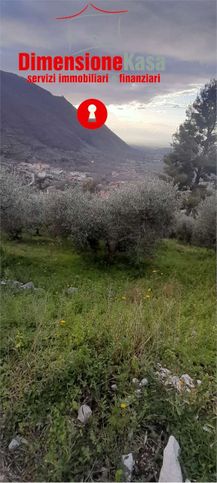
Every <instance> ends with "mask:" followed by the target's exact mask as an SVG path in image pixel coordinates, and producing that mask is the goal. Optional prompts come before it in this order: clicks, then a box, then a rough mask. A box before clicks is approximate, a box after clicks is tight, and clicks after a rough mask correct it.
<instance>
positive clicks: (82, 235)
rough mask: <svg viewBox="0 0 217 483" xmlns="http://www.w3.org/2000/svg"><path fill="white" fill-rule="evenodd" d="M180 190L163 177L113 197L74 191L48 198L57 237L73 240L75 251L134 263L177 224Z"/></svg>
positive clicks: (50, 221) (50, 220)
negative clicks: (125, 259) (161, 179)
mask: <svg viewBox="0 0 217 483" xmlns="http://www.w3.org/2000/svg"><path fill="white" fill-rule="evenodd" d="M176 205H177V201H176V191H175V189H174V188H173V187H172V186H171V185H169V184H168V183H167V184H166V183H165V182H163V181H160V180H158V179H148V180H146V181H145V182H143V183H138V184H134V185H133V186H132V185H126V186H124V187H122V188H120V189H116V190H113V191H111V192H110V193H109V196H108V198H105V199H102V198H101V197H100V196H98V195H91V194H90V193H87V192H83V191H82V190H79V189H78V188H76V189H71V190H67V191H65V192H64V193H52V194H51V196H48V198H47V209H46V210H47V215H46V218H47V220H48V221H47V225H48V228H49V230H50V232H51V233H52V234H58V235H61V236H69V237H70V239H71V240H72V242H73V245H74V247H75V248H76V249H78V250H82V251H86V250H89V251H91V252H92V253H93V254H95V255H98V256H100V257H103V256H106V258H107V260H109V261H112V260H113V259H114V257H115V256H116V255H117V254H122V255H124V256H127V257H128V258H130V259H131V260H133V261H134V262H135V261H136V260H138V259H139V258H141V257H143V256H144V254H146V255H147V254H150V253H151V252H153V250H154V249H155V246H156V243H157V242H158V241H159V240H160V239H161V238H162V237H163V236H165V235H166V234H167V233H168V231H169V228H170V226H171V225H172V223H173V218H174V211H175V208H176Z"/></svg>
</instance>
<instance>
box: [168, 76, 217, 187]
mask: <svg viewBox="0 0 217 483" xmlns="http://www.w3.org/2000/svg"><path fill="white" fill-rule="evenodd" d="M216 91H217V81H216V80H215V79H214V80H211V81H210V82H209V83H208V84H206V85H205V86H204V88H203V89H202V90H201V91H200V93H199V95H198V96H197V98H196V100H195V101H194V103H193V104H192V106H190V107H189V108H188V110H187V111H186V120H185V122H184V123H183V124H181V125H180V127H179V129H178V131H177V132H176V133H175V134H174V136H173V142H172V150H171V152H170V153H169V154H168V155H167V156H165V158H164V163H165V172H166V174H167V175H168V176H169V177H170V178H172V179H173V181H174V183H175V184H177V185H178V187H179V189H189V188H190V189H191V190H193V189H195V188H197V187H198V185H199V183H200V182H201V181H208V180H209V179H210V176H211V175H212V174H214V173H215V148H216V130H215V128H216Z"/></svg>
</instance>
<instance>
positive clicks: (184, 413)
mask: <svg viewBox="0 0 217 483" xmlns="http://www.w3.org/2000/svg"><path fill="white" fill-rule="evenodd" d="M4 256H5V264H4V276H7V277H8V278H10V279H14V280H15V279H16V280H20V281H22V282H27V281H29V280H32V281H33V282H34V284H35V286H36V287H41V288H43V289H44V292H35V293H34V292H25V293H24V292H15V291H13V290H12V289H11V288H6V287H3V288H2V294H1V301H2V344H1V350H2V361H3V364H2V395H3V400H2V402H3V414H4V420H3V429H4V435H3V438H4V439H3V441H4V442H3V448H5V454H7V446H8V443H9V442H10V441H11V439H12V438H13V437H14V436H15V435H16V434H20V435H21V436H23V437H24V438H25V439H26V440H27V442H28V444H27V445H24V447H22V450H20V451H19V450H18V451H16V454H13V455H10V458H12V459H13V461H12V462H11V461H10V465H11V464H13V465H14V469H15V473H16V474H17V476H20V478H21V479H22V481H23V480H28V481H84V480H85V481H102V479H103V478H104V479H105V480H106V481H114V480H115V481H121V480H122V479H123V478H122V476H123V475H122V473H121V470H120V462H121V455H122V454H126V453H128V452H130V451H133V452H134V453H135V455H136V454H137V452H138V448H140V447H141V445H143V441H144V437H145V435H146V433H147V432H148V434H149V433H150V432H152V431H153V428H155V431H157V432H158V433H159V434H161V433H162V432H163V433H165V435H167V434H174V436H176V437H177V439H178V440H179V443H180V445H181V448H182V449H183V451H182V462H183V466H184V468H185V470H186V474H187V476H188V478H189V479H191V480H196V481H214V471H215V461H214V460H215V454H214V451H213V448H212V444H213V438H214V429H213V405H214V400H213V398H214V396H213V392H214V378H215V328H214V320H213V319H214V316H213V313H214V306H215V260H214V254H213V252H212V251H210V250H208V249H200V248H192V247H188V246H183V245H178V244H177V243H175V242H173V241H168V242H165V243H164V244H163V245H162V246H161V247H159V248H158V250H157V253H156V259H155V263H154V265H153V261H152V260H149V262H147V263H146V265H145V264H144V265H143V268H142V270H140V271H138V270H136V269H135V268H129V266H128V267H126V266H124V265H123V264H120V263H119V264H117V265H113V266H106V265H102V264H96V263H93V262H92V260H91V258H90V257H89V259H88V258H82V257H81V256H79V255H78V254H76V253H72V250H71V247H70V246H67V245H64V246H63V245H62V246H60V245H57V244H55V243H54V242H53V240H46V239H42V238H41V239H40V238H37V237H35V238H33V239H31V240H26V241H25V242H19V244H17V243H15V242H5V243H4ZM68 286H75V287H77V288H78V289H79V290H78V291H77V292H75V293H74V294H72V295H68V294H67V293H66V289H67V287H68ZM158 362H160V363H161V364H162V365H163V366H166V367H167V368H169V369H170V370H171V371H172V372H173V373H174V374H178V375H181V374H182V373H186V372H187V373H188V374H190V376H191V377H193V378H195V379H197V378H198V379H201V380H202V384H201V386H200V387H199V388H198V389H197V390H196V391H195V392H193V393H190V394H189V395H188V394H184V395H182V394H180V395H179V394H177V393H176V392H175V391H173V390H170V389H168V388H167V389H166V388H163V387H162V386H161V385H160V384H159V382H158V380H157V378H156V375H155V370H156V365H157V363H158ZM133 377H138V378H142V377H148V380H149V385H148V386H147V387H145V388H144V390H143V392H142V395H141V398H137V397H136V395H135V387H134V385H133V384H132V378H133ZM113 383H116V384H117V391H112V390H111V385H112V384H113ZM84 402H85V403H86V404H89V405H90V406H91V408H92V411H93V414H92V417H91V418H90V420H89V422H88V424H87V425H86V426H85V427H83V426H82V424H81V423H79V421H78V420H77V411H78V407H79V406H80V404H82V403H84ZM204 426H207V427H208V428H209V432H207V431H205V430H204V429H203V427H204ZM156 428H157V429H156ZM141 442H142V443H141ZM161 458H162V454H161ZM161 458H160V460H159V466H160V463H161ZM20 468H21V469H22V472H21V474H20V473H19V472H20ZM103 469H104V470H105V469H106V472H107V473H106V476H105V475H104V473H103ZM103 475H104V476H103ZM141 479H142V475H141Z"/></svg>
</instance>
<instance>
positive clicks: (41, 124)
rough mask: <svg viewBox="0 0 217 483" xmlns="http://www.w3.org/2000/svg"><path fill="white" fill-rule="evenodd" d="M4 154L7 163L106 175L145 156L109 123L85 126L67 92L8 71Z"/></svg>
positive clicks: (4, 84)
mask: <svg viewBox="0 0 217 483" xmlns="http://www.w3.org/2000/svg"><path fill="white" fill-rule="evenodd" d="M1 154H2V158H3V160H4V161H8V162H15V163H17V162H31V163H33V162H42V163H48V164H50V165H52V166H56V167H61V168H63V169H66V170H75V169H76V170H79V171H88V172H90V173H94V174H101V175H103V174H111V172H112V171H114V170H115V171H118V170H119V169H121V170H125V171H127V170H128V169H131V168H134V167H135V166H134V164H135V163H134V161H135V159H139V158H140V159H141V154H139V152H138V151H136V150H134V149H133V148H131V147H130V146H128V145H127V144H126V143H125V142H124V141H122V140H121V139H120V138H119V137H118V136H116V134H114V133H113V132H112V131H111V130H110V129H108V127H106V126H103V127H102V128H100V129H97V130H96V131H95V130H88V129H85V128H83V127H82V126H81V125H80V124H79V123H78V121H77V115H76V109H75V107H73V106H72V105H71V104H70V103H69V102H68V101H67V100H66V99H65V98H64V97H60V96H54V95H52V94H51V93H50V92H48V91H47V90H45V89H42V88H41V87H38V86H37V85H34V84H29V83H27V81H26V80H25V79H24V78H23V77H19V76H17V75H15V74H11V73H8V72H3V71H1Z"/></svg>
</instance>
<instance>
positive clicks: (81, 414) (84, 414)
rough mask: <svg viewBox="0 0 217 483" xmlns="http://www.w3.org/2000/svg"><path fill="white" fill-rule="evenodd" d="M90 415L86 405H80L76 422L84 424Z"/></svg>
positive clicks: (90, 411)
mask: <svg viewBox="0 0 217 483" xmlns="http://www.w3.org/2000/svg"><path fill="white" fill-rule="evenodd" d="M91 415H92V410H91V409H90V407H89V406H87V404H82V406H80V408H79V410H78V418H77V419H78V420H79V421H81V423H83V424H86V423H87V421H88V419H89V418H90V416H91Z"/></svg>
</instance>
